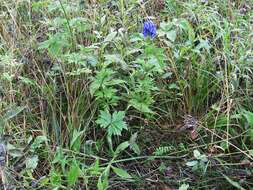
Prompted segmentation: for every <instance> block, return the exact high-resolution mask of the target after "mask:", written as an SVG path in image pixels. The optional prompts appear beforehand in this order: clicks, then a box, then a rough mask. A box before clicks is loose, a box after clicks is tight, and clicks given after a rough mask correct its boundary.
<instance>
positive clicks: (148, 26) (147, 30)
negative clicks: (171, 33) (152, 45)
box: [142, 20, 156, 39]
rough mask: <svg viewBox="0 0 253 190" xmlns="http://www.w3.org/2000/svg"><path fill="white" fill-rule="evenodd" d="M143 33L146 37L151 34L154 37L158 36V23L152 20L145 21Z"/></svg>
mask: <svg viewBox="0 0 253 190" xmlns="http://www.w3.org/2000/svg"><path fill="white" fill-rule="evenodd" d="M142 34H143V36H144V37H145V38H146V37H148V36H149V37H151V39H154V38H155V36H156V25H155V24H154V23H153V22H152V21H151V20H147V21H145V22H144V26H143V32H142Z"/></svg>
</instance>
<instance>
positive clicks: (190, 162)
mask: <svg viewBox="0 0 253 190" xmlns="http://www.w3.org/2000/svg"><path fill="white" fill-rule="evenodd" d="M197 164H198V161H197V160H193V161H189V162H186V165H187V166H189V167H193V166H196V165H197Z"/></svg>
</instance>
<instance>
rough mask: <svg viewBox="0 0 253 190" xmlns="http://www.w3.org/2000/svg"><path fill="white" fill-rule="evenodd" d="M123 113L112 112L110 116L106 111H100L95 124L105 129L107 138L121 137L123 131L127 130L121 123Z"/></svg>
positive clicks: (122, 122)
mask: <svg viewBox="0 0 253 190" xmlns="http://www.w3.org/2000/svg"><path fill="white" fill-rule="evenodd" d="M124 117H125V112H123V111H119V112H116V111H115V112H114V113H113V114H112V115H111V114H110V113H109V112H108V111H100V115H99V118H98V119H97V121H96V123H97V124H99V125H100V127H102V128H107V133H108V135H109V136H112V135H121V131H122V130H123V129H127V124H126V123H125V122H124V121H123V119H124Z"/></svg>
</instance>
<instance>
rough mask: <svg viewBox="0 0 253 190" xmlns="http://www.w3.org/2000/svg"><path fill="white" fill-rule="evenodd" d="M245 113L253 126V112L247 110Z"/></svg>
mask: <svg viewBox="0 0 253 190" xmlns="http://www.w3.org/2000/svg"><path fill="white" fill-rule="evenodd" d="M243 115H244V117H245V118H246V119H247V122H248V123H249V125H250V127H253V113H252V112H249V111H245V112H244V114H243Z"/></svg>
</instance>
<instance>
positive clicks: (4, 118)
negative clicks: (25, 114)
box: [0, 106, 25, 126]
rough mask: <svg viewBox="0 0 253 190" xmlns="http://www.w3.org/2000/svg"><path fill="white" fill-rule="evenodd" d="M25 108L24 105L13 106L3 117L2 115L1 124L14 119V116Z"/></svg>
mask: <svg viewBox="0 0 253 190" xmlns="http://www.w3.org/2000/svg"><path fill="white" fill-rule="evenodd" d="M24 109H25V107H24V106H17V107H15V106H13V107H11V108H10V109H9V110H8V111H7V112H6V113H5V114H4V115H3V116H2V117H0V126H1V125H3V124H4V123H5V122H7V121H8V120H10V119H12V118H13V117H15V116H17V115H18V114H19V113H20V112H22V111H23V110H24Z"/></svg>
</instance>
